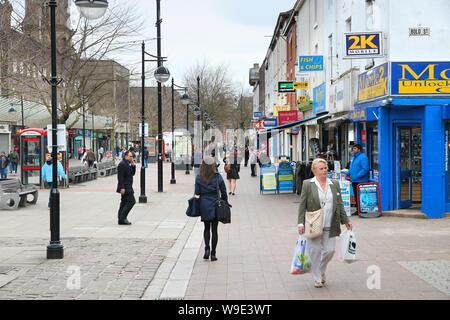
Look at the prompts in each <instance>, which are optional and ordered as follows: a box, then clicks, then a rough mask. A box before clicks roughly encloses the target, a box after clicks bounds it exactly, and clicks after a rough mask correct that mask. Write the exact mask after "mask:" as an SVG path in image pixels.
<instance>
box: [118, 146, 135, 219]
mask: <svg viewBox="0 0 450 320" xmlns="http://www.w3.org/2000/svg"><path fill="white" fill-rule="evenodd" d="M135 173H136V163H135V162H134V154H133V152H131V151H126V152H125V156H124V157H123V159H122V161H121V162H120V163H119V165H118V167H117V180H118V181H117V190H116V192H117V193H120V195H121V200H120V207H119V212H118V223H119V224H120V225H130V224H131V222H130V221H128V219H127V217H128V214H129V213H130V211H131V209H132V208H133V206H134V205H135V204H136V199H135V198H134V190H133V176H134V175H135Z"/></svg>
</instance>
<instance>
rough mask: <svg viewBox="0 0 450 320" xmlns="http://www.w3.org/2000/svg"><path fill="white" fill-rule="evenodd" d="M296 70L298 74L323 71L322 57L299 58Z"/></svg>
mask: <svg viewBox="0 0 450 320" xmlns="http://www.w3.org/2000/svg"><path fill="white" fill-rule="evenodd" d="M298 69H299V71H300V72H310V71H323V56H299V57H298Z"/></svg>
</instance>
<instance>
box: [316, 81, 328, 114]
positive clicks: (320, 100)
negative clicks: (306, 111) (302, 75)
mask: <svg viewBox="0 0 450 320" xmlns="http://www.w3.org/2000/svg"><path fill="white" fill-rule="evenodd" d="M313 96H314V98H313V112H314V113H315V114H318V113H320V112H324V111H326V104H327V96H326V83H325V82H324V83H322V84H321V85H320V86H317V87H315V88H314V89H313Z"/></svg>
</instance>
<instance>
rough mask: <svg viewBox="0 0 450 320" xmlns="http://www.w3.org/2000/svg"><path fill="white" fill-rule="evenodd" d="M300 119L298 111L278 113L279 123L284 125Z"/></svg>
mask: <svg viewBox="0 0 450 320" xmlns="http://www.w3.org/2000/svg"><path fill="white" fill-rule="evenodd" d="M297 120H298V111H297V110H292V111H280V112H279V113H278V124H279V125H280V126H282V125H283V124H286V123H290V122H294V121H297Z"/></svg>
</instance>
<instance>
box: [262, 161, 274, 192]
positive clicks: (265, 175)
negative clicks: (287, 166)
mask: <svg viewBox="0 0 450 320" xmlns="http://www.w3.org/2000/svg"><path fill="white" fill-rule="evenodd" d="M264 192H275V193H277V192H278V184H277V169H276V167H275V166H274V165H273V164H272V165H262V166H261V168H260V174H259V193H260V194H264Z"/></svg>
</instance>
